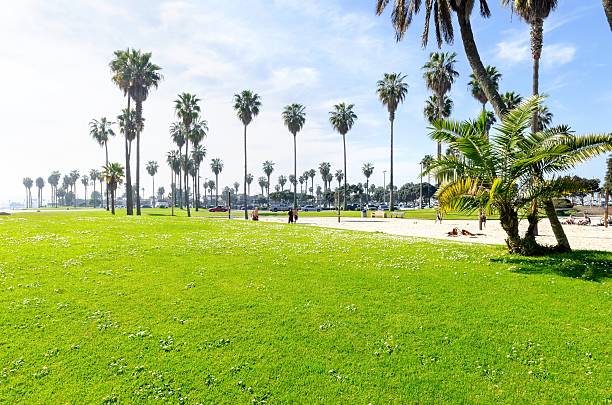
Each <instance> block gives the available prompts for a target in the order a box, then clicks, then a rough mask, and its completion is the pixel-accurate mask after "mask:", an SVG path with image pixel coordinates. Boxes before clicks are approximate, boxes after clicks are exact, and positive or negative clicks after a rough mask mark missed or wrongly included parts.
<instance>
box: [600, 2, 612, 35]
mask: <svg viewBox="0 0 612 405" xmlns="http://www.w3.org/2000/svg"><path fill="white" fill-rule="evenodd" d="M602 3H603V7H604V11H605V13H606V17H607V18H608V24H609V25H610V31H612V0H602Z"/></svg>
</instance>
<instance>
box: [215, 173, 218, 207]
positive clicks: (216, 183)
mask: <svg viewBox="0 0 612 405" xmlns="http://www.w3.org/2000/svg"><path fill="white" fill-rule="evenodd" d="M218 206H219V175H218V174H216V173H215V207H218Z"/></svg>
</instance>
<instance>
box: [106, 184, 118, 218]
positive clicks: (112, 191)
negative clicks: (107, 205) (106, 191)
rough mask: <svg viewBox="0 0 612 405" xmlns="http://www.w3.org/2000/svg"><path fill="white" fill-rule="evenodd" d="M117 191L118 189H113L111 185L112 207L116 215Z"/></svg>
mask: <svg viewBox="0 0 612 405" xmlns="http://www.w3.org/2000/svg"><path fill="white" fill-rule="evenodd" d="M107 188H108V187H107ZM115 193H116V191H115V190H114V189H113V187H111V193H110V194H111V207H112V210H111V212H112V213H113V215H115Z"/></svg>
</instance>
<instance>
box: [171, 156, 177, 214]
mask: <svg viewBox="0 0 612 405" xmlns="http://www.w3.org/2000/svg"><path fill="white" fill-rule="evenodd" d="M170 188H171V189H172V213H171V215H172V216H174V206H175V205H176V179H175V178H174V169H173V168H172V167H170Z"/></svg>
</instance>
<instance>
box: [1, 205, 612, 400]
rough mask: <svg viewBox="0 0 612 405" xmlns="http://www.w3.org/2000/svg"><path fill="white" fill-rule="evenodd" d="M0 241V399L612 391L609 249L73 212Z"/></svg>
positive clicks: (503, 396)
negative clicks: (510, 246) (544, 251)
mask: <svg viewBox="0 0 612 405" xmlns="http://www.w3.org/2000/svg"><path fill="white" fill-rule="evenodd" d="M155 212H156V211H152V213H155ZM0 241H1V243H0V306H1V310H0V330H1V331H2V333H1V334H0V369H1V370H2V373H1V374H0V403H17V402H19V403H114V402H119V403H142V402H153V401H155V400H162V401H167V402H171V403H178V402H185V403H198V402H201V403H231V404H238V403H245V404H246V403H264V402H265V403H296V402H297V403H346V404H367V403H372V404H383V403H412V402H417V401H418V402H422V403H509V404H510V403H550V404H560V403H574V402H575V403H610V402H611V401H612V391H611V390H610V387H611V385H610V381H612V368H611V361H612V359H611V356H610V350H611V347H612V344H611V343H612V339H611V336H612V310H611V308H612V306H611V304H612V288H611V284H610V281H611V278H610V277H611V275H612V254H608V253H595V252H576V253H574V254H572V255H561V256H550V257H545V258H532V259H524V258H519V257H513V256H509V255H507V254H506V253H505V252H504V250H503V248H501V247H493V246H476V245H464V244H460V243H453V242H442V241H435V242H433V241H424V240H419V239H414V238H403V237H393V236H388V235H383V234H369V233H358V232H346V231H339V230H331V229H321V228H312V227H307V226H301V225H296V226H289V225H285V224H275V223H256V222H252V221H249V222H243V221H237V220H235V221H227V220H224V219H217V218H206V217H202V218H191V219H188V218H185V217H183V216H180V217H167V216H158V215H145V216H143V217H131V218H128V217H125V216H123V215H121V216H117V217H110V216H109V215H107V214H106V213H105V212H78V211H75V212H61V213H58V212H45V213H30V214H21V215H12V216H8V217H0Z"/></svg>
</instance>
